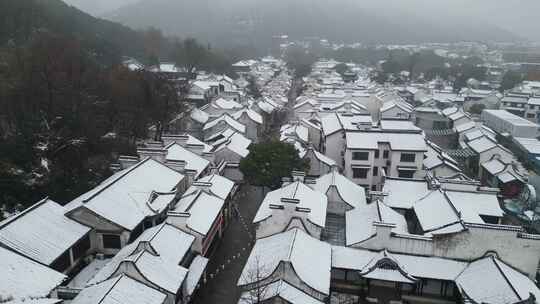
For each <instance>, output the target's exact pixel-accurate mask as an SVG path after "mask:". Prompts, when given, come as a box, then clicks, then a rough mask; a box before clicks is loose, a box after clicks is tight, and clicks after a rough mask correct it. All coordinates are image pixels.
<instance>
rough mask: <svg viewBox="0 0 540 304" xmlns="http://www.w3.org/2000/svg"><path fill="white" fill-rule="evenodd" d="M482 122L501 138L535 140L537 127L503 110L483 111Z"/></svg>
mask: <svg viewBox="0 0 540 304" xmlns="http://www.w3.org/2000/svg"><path fill="white" fill-rule="evenodd" d="M482 121H484V124H485V125H486V126H488V127H489V128H491V129H493V130H494V131H495V132H497V133H499V134H501V135H503V136H512V137H527V138H536V137H537V136H538V125H537V124H536V123H533V122H530V121H528V120H526V119H525V118H523V117H519V116H517V115H514V114H512V113H510V112H507V111H505V110H484V111H482Z"/></svg>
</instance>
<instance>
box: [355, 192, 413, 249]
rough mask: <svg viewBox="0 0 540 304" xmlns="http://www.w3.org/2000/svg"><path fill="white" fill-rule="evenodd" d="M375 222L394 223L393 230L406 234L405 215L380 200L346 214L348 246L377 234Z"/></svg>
mask: <svg viewBox="0 0 540 304" xmlns="http://www.w3.org/2000/svg"><path fill="white" fill-rule="evenodd" d="M374 222H380V223H386V224H394V225H396V227H395V228H393V229H392V231H393V232H396V233H401V234H406V233H408V230H407V221H406V220H405V217H404V216H403V215H401V214H399V213H398V212H396V211H394V210H392V208H390V207H388V206H386V205H385V204H384V203H382V202H380V201H376V202H374V203H371V204H369V205H364V206H360V207H358V208H356V209H353V210H350V211H347V213H346V214H345V223H346V228H345V232H346V243H347V246H351V245H354V244H358V243H360V242H363V241H365V240H367V239H369V238H371V237H372V236H374V235H375V233H376V231H375V226H373V223H374Z"/></svg>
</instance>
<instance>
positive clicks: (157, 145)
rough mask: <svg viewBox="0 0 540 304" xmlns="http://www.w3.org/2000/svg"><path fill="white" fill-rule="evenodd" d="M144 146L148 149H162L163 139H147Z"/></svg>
mask: <svg viewBox="0 0 540 304" xmlns="http://www.w3.org/2000/svg"><path fill="white" fill-rule="evenodd" d="M144 147H145V148H148V149H161V148H163V142H161V141H147V142H145V143H144Z"/></svg>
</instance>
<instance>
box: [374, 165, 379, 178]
mask: <svg viewBox="0 0 540 304" xmlns="http://www.w3.org/2000/svg"><path fill="white" fill-rule="evenodd" d="M378 175H379V167H373V176H378Z"/></svg>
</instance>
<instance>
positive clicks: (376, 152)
mask: <svg viewBox="0 0 540 304" xmlns="http://www.w3.org/2000/svg"><path fill="white" fill-rule="evenodd" d="M375 158H377V159H378V158H379V150H375Z"/></svg>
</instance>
